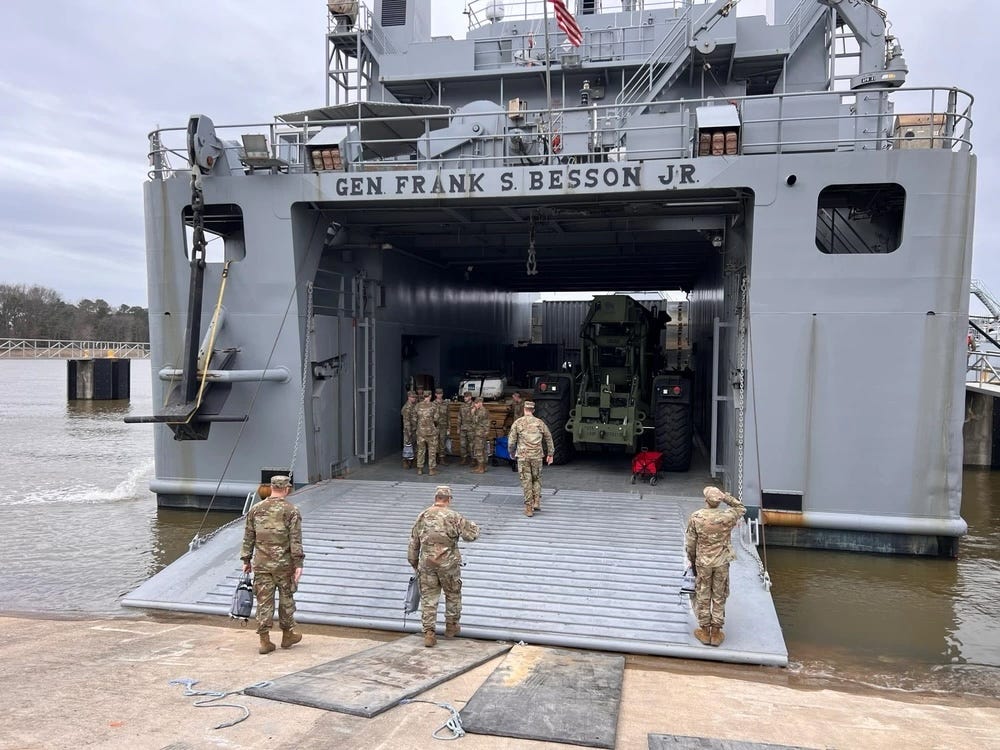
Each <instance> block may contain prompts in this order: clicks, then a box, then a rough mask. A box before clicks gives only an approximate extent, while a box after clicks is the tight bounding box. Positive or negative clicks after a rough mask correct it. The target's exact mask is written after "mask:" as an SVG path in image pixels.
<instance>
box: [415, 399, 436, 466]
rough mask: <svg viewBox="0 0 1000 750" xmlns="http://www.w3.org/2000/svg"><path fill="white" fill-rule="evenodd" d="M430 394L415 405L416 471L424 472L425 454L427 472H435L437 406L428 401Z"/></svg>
mask: <svg viewBox="0 0 1000 750" xmlns="http://www.w3.org/2000/svg"><path fill="white" fill-rule="evenodd" d="M429 399H430V394H429V393H425V394H424V400H423V401H422V402H421V403H419V404H417V406H416V421H417V473H418V474H423V472H424V456H425V455H426V456H427V468H428V472H427V473H428V474H437V434H438V428H437V421H438V408H437V407H436V406H435V405H434V404H432V403H431V402H430V400H429Z"/></svg>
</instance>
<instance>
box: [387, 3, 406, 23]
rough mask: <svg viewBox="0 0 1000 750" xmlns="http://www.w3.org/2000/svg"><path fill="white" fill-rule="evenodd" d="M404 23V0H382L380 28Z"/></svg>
mask: <svg viewBox="0 0 1000 750" xmlns="http://www.w3.org/2000/svg"><path fill="white" fill-rule="evenodd" d="M405 25H406V0H382V28H386V27H388V26H405Z"/></svg>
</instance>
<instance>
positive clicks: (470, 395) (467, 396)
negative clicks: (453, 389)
mask: <svg viewBox="0 0 1000 750" xmlns="http://www.w3.org/2000/svg"><path fill="white" fill-rule="evenodd" d="M462 397H463V398H472V391H466V392H465V393H463V394H462Z"/></svg>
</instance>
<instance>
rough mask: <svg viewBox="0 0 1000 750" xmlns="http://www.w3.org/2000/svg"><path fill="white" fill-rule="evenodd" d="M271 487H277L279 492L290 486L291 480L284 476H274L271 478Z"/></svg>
mask: <svg viewBox="0 0 1000 750" xmlns="http://www.w3.org/2000/svg"><path fill="white" fill-rule="evenodd" d="M271 486H272V487H277V488H278V489H279V490H281V489H285V488H286V487H291V486H292V480H291V479H289V478H288V477H286V476H285V475H284V474H276V475H275V476H273V477H271Z"/></svg>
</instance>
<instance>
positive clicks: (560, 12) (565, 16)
mask: <svg viewBox="0 0 1000 750" xmlns="http://www.w3.org/2000/svg"><path fill="white" fill-rule="evenodd" d="M548 1H549V2H550V3H552V7H553V8H555V11H556V26H558V27H559V28H560V29H562V31H563V33H565V34H566V39H567V40H569V43H570V44H572V45H573V46H574V47H579V46H580V45H581V44H583V32H582V31H581V30H580V24H578V23H577V22H576V19H575V18H573V14H572V13H570V12H569V9H568V8H567V7H566V3H565V2H563V0H548Z"/></svg>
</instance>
